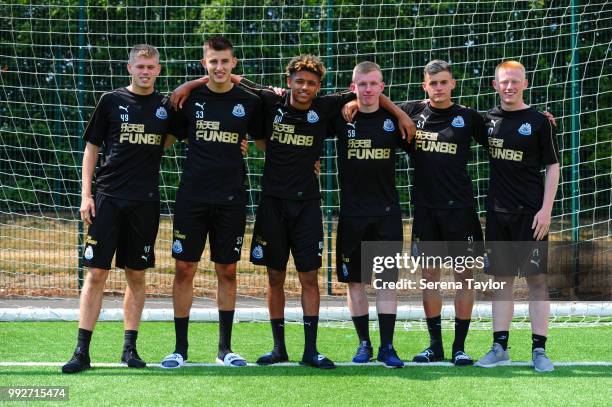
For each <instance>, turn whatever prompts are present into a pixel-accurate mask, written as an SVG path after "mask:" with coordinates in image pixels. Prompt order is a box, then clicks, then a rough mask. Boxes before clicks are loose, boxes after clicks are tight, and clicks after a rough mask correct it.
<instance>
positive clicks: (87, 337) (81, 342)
mask: <svg viewBox="0 0 612 407" xmlns="http://www.w3.org/2000/svg"><path fill="white" fill-rule="evenodd" d="M92 334H93V331H88V330H87V329H83V328H79V333H78V334H77V350H80V351H81V352H82V353H87V354H88V353H89V344H90V342H91V335H92Z"/></svg>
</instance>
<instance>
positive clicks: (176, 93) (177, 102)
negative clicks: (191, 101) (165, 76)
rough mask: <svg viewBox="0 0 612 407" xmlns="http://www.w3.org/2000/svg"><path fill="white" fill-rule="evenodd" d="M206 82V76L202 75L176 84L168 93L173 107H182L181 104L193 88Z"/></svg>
mask: <svg viewBox="0 0 612 407" xmlns="http://www.w3.org/2000/svg"><path fill="white" fill-rule="evenodd" d="M207 83H208V76H203V77H201V78H198V79H194V80H191V81H187V82H185V83H183V84H182V85H180V86H178V87H177V88H176V89H174V90H173V91H172V95H170V104H171V105H172V107H173V108H175V109H177V110H178V109H182V108H183V104H184V103H185V102H186V101H187V98H188V97H189V95H190V94H191V92H193V91H194V89H197V88H199V87H200V86H204V85H206V84H207Z"/></svg>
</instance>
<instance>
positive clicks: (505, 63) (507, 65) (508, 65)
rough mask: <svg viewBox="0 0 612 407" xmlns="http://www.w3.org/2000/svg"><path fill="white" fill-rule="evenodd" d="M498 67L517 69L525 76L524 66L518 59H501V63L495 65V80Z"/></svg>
mask: <svg viewBox="0 0 612 407" xmlns="http://www.w3.org/2000/svg"><path fill="white" fill-rule="evenodd" d="M500 69H519V70H521V71H522V72H523V76H525V66H524V65H523V64H521V63H520V62H519V61H514V60H508V61H503V62H502V63H500V64H499V65H497V66H496V67H495V79H496V80H497V72H499V70H500Z"/></svg>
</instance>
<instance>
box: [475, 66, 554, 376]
mask: <svg viewBox="0 0 612 407" xmlns="http://www.w3.org/2000/svg"><path fill="white" fill-rule="evenodd" d="M527 86H528V81H527V79H526V75H525V67H524V66H523V65H522V64H521V63H519V62H517V61H505V62H502V63H501V64H499V65H498V66H497V67H496V69H495V79H494V80H493V87H494V88H495V90H496V91H497V93H498V94H499V98H500V106H498V107H495V108H493V109H491V110H490V111H489V112H488V113H487V114H486V116H485V125H486V128H487V144H488V149H489V164H490V178H489V193H488V196H487V225H486V240H487V251H488V252H489V258H490V267H489V268H488V271H487V273H490V274H492V275H493V276H494V278H495V281H497V282H501V283H503V284H504V288H503V289H500V290H496V291H494V292H493V331H494V332H493V345H492V347H491V350H490V351H489V352H488V353H487V354H486V355H485V356H483V357H482V358H481V359H480V360H479V361H478V362H477V365H478V366H482V367H493V366H498V365H503V364H508V363H509V362H510V356H509V354H508V350H507V349H508V337H509V330H510V323H511V322H512V316H513V310H514V302H513V291H512V287H513V283H514V279H515V277H516V276H521V277H525V279H526V281H527V286H528V288H529V316H530V318H531V329H532V338H531V339H532V347H531V348H532V360H533V365H534V368H535V370H536V371H538V372H549V371H552V370H554V366H553V364H552V362H551V361H550V359H549V358H548V357H547V356H546V350H545V349H546V340H547V334H548V318H549V312H550V303H549V300H548V288H547V284H546V271H547V270H546V259H547V249H548V246H547V240H548V232H549V228H550V221H551V213H552V208H553V203H554V199H555V194H556V191H557V186H558V184H559V150H558V145H557V140H556V137H555V131H554V127H553V126H551V124H550V123H549V120H548V119H547V117H546V116H544V115H543V114H541V113H539V112H538V111H537V110H536V109H535V108H534V107H531V106H529V105H527V104H526V103H525V101H524V97H523V93H524V91H525V90H526V89H527ZM542 167H544V168H545V169H546V175H545V177H542V174H541V169H542ZM543 178H544V179H543Z"/></svg>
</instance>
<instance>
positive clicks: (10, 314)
mask: <svg viewBox="0 0 612 407" xmlns="http://www.w3.org/2000/svg"><path fill="white" fill-rule="evenodd" d="M369 311H370V312H369V314H370V319H371V320H375V319H377V314H376V308H375V307H374V306H372V307H370V310H369ZM302 315H303V313H302V308H301V307H287V308H285V320H288V321H294V320H295V321H300V320H301V319H302ZM550 315H551V316H553V317H573V318H580V317H600V318H603V317H611V316H612V302H592V303H591V302H552V303H551V304H550ZM454 316H455V310H454V307H453V305H452V304H445V305H444V306H443V307H442V319H449V318H451V319H452V318H453V317H454ZM514 317H515V318H528V317H529V304H527V303H516V304H515V306H514ZM234 318H235V320H236V321H264V322H268V321H269V318H270V317H269V314H268V309H267V308H266V307H259V306H258V307H237V308H236V313H235V315H234ZM319 318H320V320H321V321H326V320H328V321H350V320H351V315H350V312H349V309H348V307H346V306H333V307H322V308H321V310H320V314H319ZM480 318H491V304H490V303H480V304H475V305H474V310H473V312H472V319H473V320H478V319H480ZM397 319H398V320H407V321H413V320H424V319H425V313H424V311H423V307H422V306H420V305H419V306H413V305H400V306H398V308H397ZM78 320H79V309H78V308H36V307H19V308H1V307H0V321H7V322H12V321H78ZM99 320H100V321H123V309H121V308H103V309H102V310H101V312H100V318H99ZM189 320H190V321H203V322H217V321H218V320H219V312H218V311H217V308H216V307H211V308H193V309H192V310H191V314H190V318H189ZM142 321H174V311H173V309H172V308H171V307H170V308H145V309H144V310H143V312H142Z"/></svg>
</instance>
